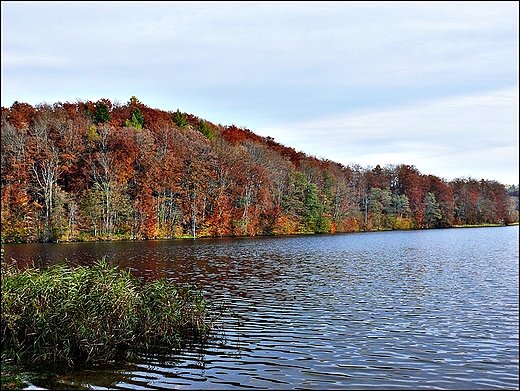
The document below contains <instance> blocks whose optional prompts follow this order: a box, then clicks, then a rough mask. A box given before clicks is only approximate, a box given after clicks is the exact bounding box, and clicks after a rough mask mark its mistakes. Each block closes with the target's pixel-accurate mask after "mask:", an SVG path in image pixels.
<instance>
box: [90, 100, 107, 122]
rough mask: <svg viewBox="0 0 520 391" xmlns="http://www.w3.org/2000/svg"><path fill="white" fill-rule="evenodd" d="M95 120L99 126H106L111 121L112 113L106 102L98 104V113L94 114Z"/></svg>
mask: <svg viewBox="0 0 520 391" xmlns="http://www.w3.org/2000/svg"><path fill="white" fill-rule="evenodd" d="M94 120H95V122H96V123H97V124H104V123H106V122H108V121H110V112H109V111H108V106H107V105H106V103H105V102H103V101H101V102H98V104H97V105H96V112H95V113H94Z"/></svg>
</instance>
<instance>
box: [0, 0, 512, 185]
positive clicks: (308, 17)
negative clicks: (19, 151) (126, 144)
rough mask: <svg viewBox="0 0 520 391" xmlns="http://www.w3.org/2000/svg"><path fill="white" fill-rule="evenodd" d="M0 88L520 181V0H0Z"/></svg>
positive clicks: (311, 149)
mask: <svg viewBox="0 0 520 391" xmlns="http://www.w3.org/2000/svg"><path fill="white" fill-rule="evenodd" d="M1 7H2V14H1V17H2V26H1V28H2V60H1V61H2V80H1V90H2V94H1V104H2V107H10V106H11V105H12V104H13V103H14V102H15V101H19V102H26V103H29V104H31V105H37V104H41V103H55V102H77V101H78V100H80V101H86V100H92V101H97V100H98V99H101V98H108V99H110V100H111V101H115V102H120V103H122V104H125V103H126V102H128V101H129V100H130V97H132V96H136V97H137V98H138V99H139V100H140V101H141V102H142V103H144V104H146V105H147V106H149V107H152V108H156V109H161V110H165V111H176V110H177V109H179V110H180V111H182V112H186V113H190V114H193V115H195V116H197V117H199V118H202V119H205V120H207V121H210V122H212V123H214V124H221V125H236V126H238V127H244V128H247V129H249V130H251V131H252V132H254V133H256V134H258V135H261V136H270V137H273V138H274V139H275V141H277V142H279V143H281V144H283V145H285V146H288V147H292V148H294V149H296V150H297V151H302V152H304V153H306V154H308V155H311V156H316V157H318V158H323V159H329V160H332V161H336V162H339V163H342V164H344V165H359V166H362V167H365V168H370V167H375V166H376V165H380V166H381V167H384V166H386V165H398V164H408V165H413V166H415V167H416V168H417V169H418V170H419V171H420V172H421V173H423V174H431V175H436V176H438V177H440V178H443V179H445V180H447V181H450V180H453V179H456V178H474V179H478V180H480V179H487V180H497V181H499V182H501V183H503V184H518V183H519V169H518V164H519V109H518V108H519V87H518V80H519V23H518V19H519V2H517V1H511V2H500V1H498V2H481V1H477V2H437V1H435V2H341V1H334V2H326V1H319V2H312V1H303V2H298V1H289V2H283V1H275V2H251V1H247V2H240V1H238V2H235V1H233V2H192V1H190V2H154V1H149V2H104V1H103V2H88V1H86V2H32V1H31V2H23V1H18V2H14V1H2V2H1Z"/></svg>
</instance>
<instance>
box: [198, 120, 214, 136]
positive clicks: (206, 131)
mask: <svg viewBox="0 0 520 391" xmlns="http://www.w3.org/2000/svg"><path fill="white" fill-rule="evenodd" d="M196 129H197V130H198V131H199V132H201V133H202V134H203V135H204V136H206V138H207V139H208V140H210V141H213V140H214V139H215V133H214V132H213V130H212V129H211V128H210V127H209V126H208V123H207V122H206V121H204V120H200V121H199V123H198V124H197V127H196Z"/></svg>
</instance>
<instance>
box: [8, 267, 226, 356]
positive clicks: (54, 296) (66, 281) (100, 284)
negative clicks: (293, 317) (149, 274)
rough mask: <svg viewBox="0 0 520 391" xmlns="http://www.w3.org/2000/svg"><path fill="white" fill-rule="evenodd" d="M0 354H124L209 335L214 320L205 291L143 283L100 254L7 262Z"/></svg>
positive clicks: (176, 345) (174, 345)
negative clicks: (37, 263)
mask: <svg viewBox="0 0 520 391" xmlns="http://www.w3.org/2000/svg"><path fill="white" fill-rule="evenodd" d="M1 282H2V313H1V333H2V360H4V359H8V358H10V359H14V360H15V361H21V362H28V363H36V362H41V363H50V362H67V363H68V364H69V365H71V366H74V365H78V364H82V365H84V364H88V363H91V364H92V363H101V362H111V361H114V360H127V359H133V358H136V357H138V356H139V353H142V352H150V351H153V350H158V351H159V350H161V351H164V349H166V350H168V349H179V348H180V347H182V346H183V344H186V343H187V342H189V341H194V340H196V341H199V342H200V341H204V340H205V339H207V338H208V337H209V335H210V334H211V331H212V329H213V326H214V325H215V322H216V316H215V314H211V313H210V312H211V310H210V308H209V306H208V304H207V302H206V301H205V299H204V297H203V294H202V292H201V291H200V290H196V289H195V288H193V287H181V286H176V285H174V284H172V283H170V282H169V281H167V280H165V279H162V280H158V281H153V282H149V283H147V284H141V281H140V280H139V279H138V278H135V277H133V276H132V275H131V274H130V272H128V271H125V270H122V269H120V268H118V267H117V266H116V267H111V266H109V265H108V264H107V262H106V261H105V260H104V259H103V260H100V261H98V262H96V263H95V264H94V265H92V266H78V267H75V268H72V267H69V266H67V265H66V264H57V265H53V266H50V267H48V268H46V269H38V268H29V269H24V270H20V269H18V268H17V267H16V266H15V265H13V264H11V265H8V264H6V263H5V262H2V276H1Z"/></svg>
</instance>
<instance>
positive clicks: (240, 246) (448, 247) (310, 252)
mask: <svg viewBox="0 0 520 391" xmlns="http://www.w3.org/2000/svg"><path fill="white" fill-rule="evenodd" d="M5 251H6V252H5V255H6V259H8V260H9V259H11V258H16V259H17V260H18V261H19V262H21V263H24V262H31V261H34V260H36V261H37V262H36V263H39V264H48V263H50V262H55V261H56V260H58V259H68V261H69V262H70V263H73V264H77V263H83V264H88V263H91V262H93V261H94V260H96V259H100V258H101V257H103V256H105V257H106V258H107V259H108V260H109V261H110V262H113V263H114V264H119V266H121V267H124V268H130V269H131V270H132V272H133V273H134V274H135V275H138V276H140V277H142V278H143V279H154V278H160V277H166V278H168V279H170V280H172V281H175V282H177V283H180V284H192V285H196V286H198V287H200V288H201V289H203V291H204V293H205V295H206V297H207V298H208V300H210V301H212V302H219V303H220V302H223V303H225V305H226V306H227V308H229V309H230V311H232V312H233V313H234V314H236V316H229V317H225V318H223V324H222V327H223V335H224V336H225V339H224V340H219V341H215V342H214V343H212V344H210V345H209V346H206V347H204V348H201V349H199V350H198V351H182V352H175V353H173V354H172V355H170V356H167V357H147V358H145V359H144V360H143V361H142V362H138V363H133V364H132V365H128V366H125V367H122V366H121V367H117V368H114V367H111V368H96V369H93V370H92V369H89V370H78V371H74V372H70V371H65V370H64V371H63V373H58V375H60V376H61V378H58V380H56V378H55V377H53V379H54V383H52V384H53V387H58V388H60V387H62V388H70V387H72V386H74V387H77V388H91V389H92V388H94V389H161V388H181V389H210V388H213V389H215V388H217V389H239V388H240V389H245V388H261V389H335V388H336V389H360V388H367V389H376V388H379V389H390V388H398V389H403V388H410V389H417V388H436V389H489V388H497V389H499V388H518V379H519V378H518V376H519V371H518V319H519V308H518V276H519V272H518V261H519V256H518V227H493V228H471V229H443V230H423V231H393V232H374V233H359V234H345V235H343V234H342V235H312V236H291V237H263V238H233V239H199V240H171V241H147V242H124V243H123V242H120V243H73V244H33V245H5ZM58 372H59V371H58ZM34 386H40V387H49V383H48V382H47V383H45V382H44V381H42V382H40V383H38V384H36V382H35V383H34V385H33V386H32V387H34Z"/></svg>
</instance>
